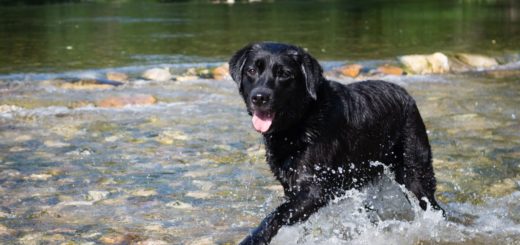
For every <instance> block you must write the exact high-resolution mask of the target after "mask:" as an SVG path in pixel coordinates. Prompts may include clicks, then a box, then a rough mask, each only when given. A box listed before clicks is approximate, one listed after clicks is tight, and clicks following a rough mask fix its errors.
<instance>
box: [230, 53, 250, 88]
mask: <svg viewBox="0 0 520 245" xmlns="http://www.w3.org/2000/svg"><path fill="white" fill-rule="evenodd" d="M252 47H253V45H248V46H245V47H244V48H242V49H240V50H238V51H237V52H236V53H235V54H234V55H233V57H231V60H229V73H230V74H231V78H233V80H234V81H235V82H236V83H237V84H238V88H239V89H241V88H242V73H243V72H242V71H243V69H244V65H245V64H246V60H247V56H248V54H249V52H250V51H251V49H252Z"/></svg>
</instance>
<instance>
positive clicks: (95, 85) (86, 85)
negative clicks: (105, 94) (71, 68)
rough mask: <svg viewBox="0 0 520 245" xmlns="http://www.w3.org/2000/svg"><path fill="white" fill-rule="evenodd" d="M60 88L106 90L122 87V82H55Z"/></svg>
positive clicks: (92, 80)
mask: <svg viewBox="0 0 520 245" xmlns="http://www.w3.org/2000/svg"><path fill="white" fill-rule="evenodd" d="M52 83H53V84H57V86H58V87H60V88H63V89H71V90H105V89H112V88H114V87H116V86H119V85H122V83H120V82H115V81H109V80H100V79H79V80H69V81H67V80H54V81H52Z"/></svg>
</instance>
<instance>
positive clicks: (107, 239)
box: [99, 233, 142, 245]
mask: <svg viewBox="0 0 520 245" xmlns="http://www.w3.org/2000/svg"><path fill="white" fill-rule="evenodd" d="M140 240H142V239H141V238H140V237H139V236H138V235H136V234H116V233H114V234H107V235H104V236H102V237H101V238H100V239H99V242H101V243H102V244H106V245H120V244H135V243H137V242H138V241H140Z"/></svg>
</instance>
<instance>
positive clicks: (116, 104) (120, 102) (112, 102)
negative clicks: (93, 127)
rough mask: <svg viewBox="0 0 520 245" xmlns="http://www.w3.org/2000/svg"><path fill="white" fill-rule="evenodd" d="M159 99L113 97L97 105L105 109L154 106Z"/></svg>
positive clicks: (141, 96)
mask: <svg viewBox="0 0 520 245" xmlns="http://www.w3.org/2000/svg"><path fill="white" fill-rule="evenodd" d="M156 102H157V99H156V98H155V97H153V96H152V95H133V96H113V97H108V98H105V99H103V100H101V101H98V102H97V103H96V106H98V107H103V108H121V107H124V106H128V105H152V104H155V103H156Z"/></svg>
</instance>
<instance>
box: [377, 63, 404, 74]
mask: <svg viewBox="0 0 520 245" xmlns="http://www.w3.org/2000/svg"><path fill="white" fill-rule="evenodd" d="M377 72H379V73H383V74H386V75H396V76H401V75H404V70H403V69H402V68H400V67H397V66H391V65H383V66H380V67H378V68H377Z"/></svg>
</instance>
